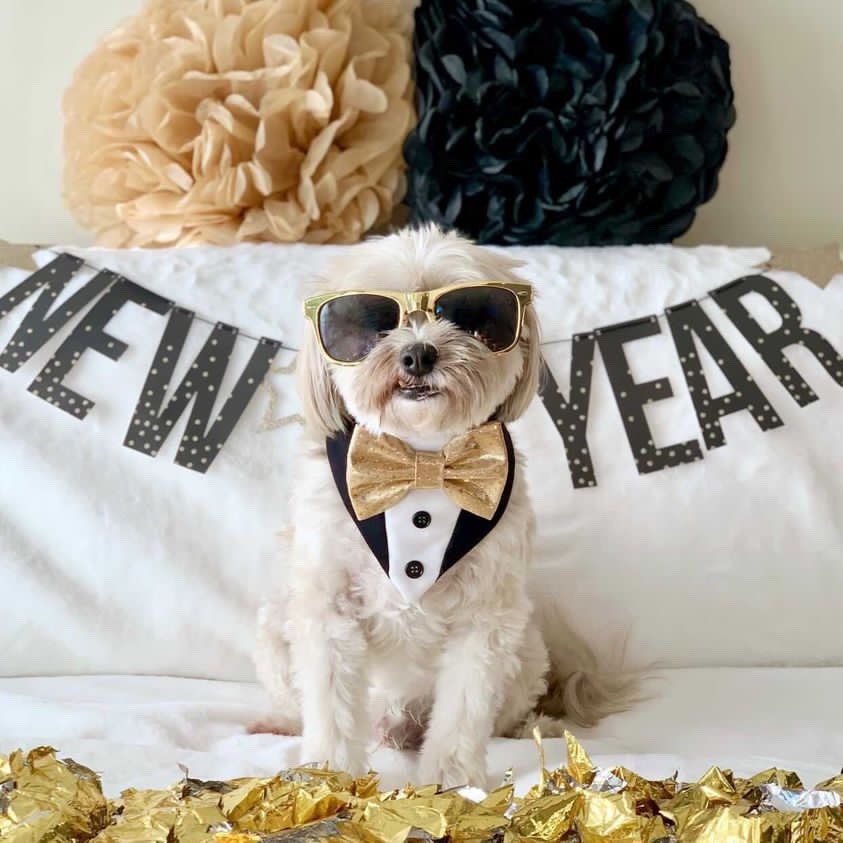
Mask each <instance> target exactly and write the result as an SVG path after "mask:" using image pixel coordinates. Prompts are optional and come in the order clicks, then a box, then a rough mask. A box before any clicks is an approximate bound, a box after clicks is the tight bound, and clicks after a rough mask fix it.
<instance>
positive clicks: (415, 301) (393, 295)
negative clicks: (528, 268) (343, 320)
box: [304, 281, 533, 366]
mask: <svg viewBox="0 0 843 843" xmlns="http://www.w3.org/2000/svg"><path fill="white" fill-rule="evenodd" d="M474 287H494V288H495V289H501V290H507V291H509V292H510V293H512V294H513V295H514V296H515V302H516V304H517V305H518V325H517V328H516V331H515V339H514V340H513V342H512V344H511V345H509V346H508V347H507V348H502V349H499V350H497V351H493V352H492V353H493V354H506V353H507V352H509V351H512V349H513V348H515V346H516V345H518V341H519V340H520V339H521V331H522V330H523V328H524V317H525V315H526V312H527V308H528V307H529V306H530V304H531V303H532V301H533V286H532V284H528V283H527V282H526V281H523V282H520V281H519V282H510V281H474V282H466V283H464V284H449V285H448V286H447V287H437V288H436V289H435V290H418V291H412V292H406V291H403V290H341V291H338V292H334V293H320V294H318V295H315V296H310V297H309V298H307V299H305V300H304V315H305V318H306V319H307V320H308V321H309V322H310V324H311V325H312V326H313V332H314V334H315V335H316V339H317V341H318V343H319V348H320V350H321V352H322V354H323V355H324V356H325V359H327V360H329V361H330V362H331V363H333V364H334V365H336V366H358V365H360V363H362V362H363V361H364V360H365V359H366V358H365V357H361V358H360V359H359V360H350V361H349V360H337V359H336V358H334V357H332V356H331V355H330V354H329V353H328V349H327V348H325V343H324V341H323V339H322V332H321V331H320V330H319V314H320V313H321V312H322V308H323V307H324V306H325V305H326V304H328V302H332V301H334V300H335V299H341V298H345V297H346V296H361V295H362V296H383V298H386V299H390V300H391V301H394V302H395V303H396V304H397V305H398V308H399V311H398V325H396V326H395V327H396V328H397V327H400V326H401V325H406V324H408V322H409V317H410V315H411V314H413V313H424V314H425V316H427V320H428V322H434V321H435V320H436V313H435V312H434V310H435V307H436V302H437V301H439V299H440V298H442V296H444V295H445V294H446V293H452V292H454V291H455V290H466V289H469V288H474Z"/></svg>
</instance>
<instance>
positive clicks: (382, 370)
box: [299, 228, 539, 439]
mask: <svg viewBox="0 0 843 843" xmlns="http://www.w3.org/2000/svg"><path fill="white" fill-rule="evenodd" d="M513 266H514V264H513V262H512V261H510V260H508V259H506V258H503V257H502V256H500V255H497V254H495V253H493V252H489V251H487V250H485V249H482V248H480V247H478V246H475V245H474V244H472V243H470V242H469V241H467V240H464V239H462V238H459V237H457V236H456V235H453V234H447V235H446V234H443V233H441V232H440V231H438V230H437V229H435V228H425V229H421V230H412V231H405V232H401V233H399V234H396V235H392V236H390V237H386V238H382V239H380V240H373V241H369V242H367V243H365V244H363V245H361V246H358V247H356V248H355V249H354V252H353V255H352V256H351V258H350V259H349V258H345V259H344V260H343V262H342V263H341V264H340V265H338V266H335V267H334V268H333V269H332V270H331V272H330V274H329V280H330V281H331V285H332V287H333V288H334V289H357V290H372V291H374V290H378V289H385V290H408V291H410V290H412V291H417V290H429V289H435V288H438V287H444V286H447V285H450V284H459V283H464V282H475V281H519V280H522V279H520V278H518V277H517V276H515V275H513V272H512V269H513ZM538 341H539V336H538V326H537V324H536V320H535V316H534V314H533V312H532V307H530V308H528V310H527V313H526V316H525V323H524V329H523V331H522V336H521V339H520V341H519V343H518V344H517V345H516V346H515V348H513V349H512V350H511V351H508V352H505V353H502V354H500V353H495V352H493V351H491V350H490V349H489V348H488V347H487V346H486V345H485V344H484V343H483V342H482V341H481V340H479V339H477V338H475V337H474V336H471V335H470V334H468V333H466V332H465V331H463V330H461V329H459V328H457V327H455V326H454V325H453V324H452V323H450V322H448V321H444V320H428V319H427V318H426V316H425V314H423V313H415V314H410V317H409V324H405V325H401V326H399V327H397V328H395V329H393V330H391V331H389V332H387V333H385V335H383V336H382V337H381V338H380V339H379V341H378V342H377V343H376V344H375V345H374V347H373V348H372V349H371V350H370V351H369V353H368V354H367V355H366V357H365V358H364V359H363V360H362V361H361V362H360V363H358V364H357V365H355V366H337V365H332V364H330V363H328V362H327V361H326V360H325V359H324V358H323V357H322V355H321V352H320V351H319V346H318V341H317V340H316V337H315V335H314V332H313V331H312V330H310V329H308V331H307V337H306V341H305V347H304V350H303V353H302V354H301V355H300V358H299V382H300V389H301V391H302V397H303V400H304V405H305V415H306V417H307V419H308V422H309V425H310V426H311V427H312V428H314V429H315V430H316V431H318V432H319V433H320V434H326V435H330V434H331V433H334V432H337V431H338V430H340V429H342V427H343V426H346V425H347V422H348V419H349V418H352V419H354V420H356V421H357V422H358V423H360V424H363V425H364V426H366V427H367V428H368V429H369V430H371V431H372V432H374V433H380V432H384V433H389V434H391V435H393V436H397V437H399V438H401V439H407V438H419V437H421V438H424V437H426V436H434V437H435V436H438V435H442V434H447V435H448V436H455V435H458V434H459V433H463V432H465V431H466V430H468V429H470V428H472V427H475V426H477V425H479V424H482V423H483V422H485V421H488V420H489V419H490V418H492V417H495V418H498V419H500V420H501V421H511V420H513V419H514V418H517V417H518V416H519V415H521V413H523V411H524V410H525V409H526V407H527V405H528V404H529V402H530V400H531V399H532V397H533V395H534V394H535V392H536V388H537V382H538V368H539V352H538Z"/></svg>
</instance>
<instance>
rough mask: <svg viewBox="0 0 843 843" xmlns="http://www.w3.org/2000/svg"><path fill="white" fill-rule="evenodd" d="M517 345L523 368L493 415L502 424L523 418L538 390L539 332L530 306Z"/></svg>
mask: <svg viewBox="0 0 843 843" xmlns="http://www.w3.org/2000/svg"><path fill="white" fill-rule="evenodd" d="M519 345H520V347H521V354H522V356H523V358H524V367H523V368H522V369H521V374H520V375H519V376H518V380H517V381H516V382H515V386H514V388H513V390H512V392H510V393H509V396H508V397H507V399H506V401H504V402H503V404H501V406H500V408H499V409H498V412H497V413H496V414H495V416H496V418H497V419H498V420H500V421H502V422H513V421H515V420H516V419H518V418H520V417H521V416H523V415H524V413H525V412H527V408H528V407H529V406H530V403H531V402H532V400H533V398H534V397H535V395H536V393H537V392H538V389H539V373H540V372H541V330H540V329H539V320H538V319H537V318H536V312H535V310H533V306H532V305H530V306H529V307H528V308H527V311H526V313H525V314H524V327H523V328H522V331H521V339H520V341H519Z"/></svg>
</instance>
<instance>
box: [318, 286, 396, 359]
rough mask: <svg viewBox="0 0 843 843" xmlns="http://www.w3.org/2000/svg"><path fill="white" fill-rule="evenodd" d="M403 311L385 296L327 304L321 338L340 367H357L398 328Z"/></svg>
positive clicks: (356, 296) (364, 296)
mask: <svg viewBox="0 0 843 843" xmlns="http://www.w3.org/2000/svg"><path fill="white" fill-rule="evenodd" d="M400 321H401V310H400V308H399V307H398V303H397V302H394V301H393V300H392V299H388V298H386V297H385V296H378V295H369V294H364V293H359V294H358V293H355V294H354V295H350V296H340V297H339V298H336V299H331V300H330V301H327V302H325V304H323V305H322V307H321V309H320V310H319V335H320V337H321V338H322V343H323V345H324V346H325V350H326V351H327V352H328V354H329V355H330V356H331V357H332V358H333V359H334V360H337V361H339V362H340V363H356V362H357V361H359V360H362V359H363V358H364V357H365V356H366V355H367V354H368V353H369V352H370V351H371V350H372V348H374V345H375V343H376V342H377V341H378V340H379V339H380V338H381V336H382V334H384V333H386V332H387V331H391V330H392V329H393V328H397V327H398V323H399V322H400Z"/></svg>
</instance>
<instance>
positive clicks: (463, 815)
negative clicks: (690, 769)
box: [0, 734, 843, 843]
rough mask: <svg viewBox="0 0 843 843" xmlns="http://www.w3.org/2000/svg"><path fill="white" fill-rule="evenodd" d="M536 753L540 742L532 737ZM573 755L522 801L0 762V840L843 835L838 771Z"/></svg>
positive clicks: (507, 787) (549, 841) (572, 748)
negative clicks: (155, 778)
mask: <svg viewBox="0 0 843 843" xmlns="http://www.w3.org/2000/svg"><path fill="white" fill-rule="evenodd" d="M536 739H537V741H538V744H539V750H540V753H542V750H541V737H540V736H539V735H537V736H536ZM566 742H567V749H568V760H567V764H566V765H565V766H564V767H560V768H558V769H556V770H552V771H547V770H545V769H544V760H543V758H544V756H543V753H542V756H541V757H542V761H541V775H540V779H539V784H538V785H536V786H535V787H533V788H532V789H530V790H529V791H528V792H527V793H526V794H524V796H522V797H516V796H515V793H514V788H513V786H512V784H511V777H510V778H509V779H508V780H507V781H505V782H504V784H503V786H502V787H500V788H498V789H497V790H495V791H493V792H492V793H490V794H483V793H480V794H479V795H477V792H476V791H473V792H471V797H472V798H469V792H468V791H465V792H462V791H459V790H447V791H442V790H441V789H440V788H438V787H437V786H436V785H427V786H420V787H417V786H412V785H407V786H406V787H404V788H401V789H398V790H388V791H382V790H380V789H379V787H378V779H377V777H376V776H375V775H374V774H369V775H368V776H364V777H361V778H353V777H352V776H350V775H347V774H345V773H342V772H336V771H331V770H326V769H321V768H318V767H315V766H314V767H305V768H298V769H294V770H289V771H286V772H283V773H279V774H278V775H276V776H270V777H266V778H238V779H230V780H228V781H201V780H199V779H193V778H190V777H189V775H188V774H187V772H186V771H185V777H184V778H183V779H182V780H181V781H179V782H176V783H175V784H174V785H172V786H171V787H169V788H164V789H161V790H137V789H135V788H130V789H128V790H125V791H124V792H123V793H122V794H121V796H120V797H119V798H117V799H112V800H108V799H106V798H105V796H104V795H103V793H102V787H101V784H100V780H99V777H98V776H97V775H96V773H94V772H93V771H92V770H89V769H88V768H86V767H83V766H82V765H81V764H77V763H76V762H75V761H71V760H69V759H64V760H59V759H58V758H57V757H56V754H55V750H53V749H51V748H50V747H40V748H38V749H34V750H32V751H31V752H29V753H23V752H21V751H19V750H18V751H16V752H13V753H12V754H11V755H10V756H8V757H3V756H0V839H2V840H4V841H7V842H8V843H24V841H26V843H30V842H31V841H38V840H56V841H65V840H67V841H70V840H74V841H95V843H141V841H142V842H143V843H151V841H161V843H204V841H218V843H261V841H263V843H269V841H272V843H310V842H311V841H330V843H406V841H408V840H409V841H414V843H415V841H419V840H422V841H428V843H431V842H432V841H434V840H441V839H443V838H447V839H448V840H449V841H451V843H557V842H558V841H568V843H574V842H575V841H577V843H599V841H608V843H723V841H743V840H746V841H766V843H820V841H839V840H843V808H841V796H843V776H836V777H835V778H832V779H829V780H828V781H825V782H823V783H821V784H819V785H817V787H816V788H814V789H813V790H810V789H805V788H804V787H803V786H802V783H801V782H800V780H799V777H798V776H797V775H796V774H795V773H791V772H789V771H786V770H778V769H770V770H765V771H764V772H761V773H759V774H757V775H756V776H753V777H752V778H748V779H741V778H738V777H736V776H734V775H733V773H732V772H731V771H730V770H728V769H725V768H721V767H712V768H711V769H710V770H709V771H708V772H707V773H706V774H705V775H704V776H703V777H702V778H701V779H700V780H699V781H697V782H693V783H688V784H683V783H681V782H680V781H678V779H677V777H676V776H673V777H671V778H668V779H664V780H660V781H659V780H654V781H651V780H648V779H645V778H643V777H642V776H639V775H638V774H636V773H634V772H633V771H631V770H628V769H627V768H625V767H611V768H600V767H597V766H596V765H595V764H594V763H593V762H592V760H591V758H590V757H589V756H588V754H587V753H586V751H585V749H584V748H583V747H582V746H581V745H580V744H579V743H578V741H577V740H576V739H575V738H574V737H573V736H571V735H570V734H568V735H566Z"/></svg>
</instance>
